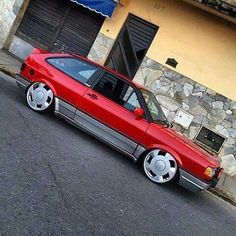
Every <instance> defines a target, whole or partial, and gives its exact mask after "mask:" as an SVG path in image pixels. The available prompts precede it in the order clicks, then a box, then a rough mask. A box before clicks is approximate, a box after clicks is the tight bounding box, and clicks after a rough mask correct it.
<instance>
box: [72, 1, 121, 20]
mask: <svg viewBox="0 0 236 236" xmlns="http://www.w3.org/2000/svg"><path fill="white" fill-rule="evenodd" d="M71 1H72V2H75V3H77V4H79V5H82V6H83V7H85V8H88V9H90V10H91V11H95V12H97V13H99V14H102V15H103V16H105V17H108V18H111V16H112V13H113V11H114V10H115V8H116V6H117V2H115V1H113V0H71Z"/></svg>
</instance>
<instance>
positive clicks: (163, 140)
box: [16, 50, 222, 191]
mask: <svg viewBox="0 0 236 236" xmlns="http://www.w3.org/2000/svg"><path fill="white" fill-rule="evenodd" d="M16 80H17V83H18V85H19V87H20V88H21V89H23V91H24V92H25V93H26V100H27V103H28V105H29V107H30V108H31V109H33V110H34V111H38V112H43V111H47V110H53V111H54V112H55V114H56V115H59V116H61V117H63V118H65V119H66V120H68V121H70V122H72V123H73V124H75V125H76V126H77V127H79V128H81V129H83V130H85V131H86V132H88V133H90V134H92V135H94V136H95V137H97V138H98V139H100V140H102V141H103V142H105V143H107V144H109V145H111V146H112V147H114V148H116V149H118V150H119V151H121V152H122V153H124V154H126V155H127V156H129V157H131V158H132V159H133V160H134V161H137V160H139V159H140V160H142V161H143V169H144V172H145V174H146V175H147V177H148V178H149V179H150V180H152V181H154V182H156V183H159V184H163V183H167V182H171V181H173V180H176V181H178V182H179V184H180V185H182V186H183V187H185V188H187V189H189V190H191V191H201V190H205V189H207V188H208V187H210V186H211V187H215V185H216V183H217V181H218V179H219V177H220V174H221V172H222V169H221V168H220V160H219V159H218V158H217V157H215V156H213V155H210V154H209V153H207V152H206V151H204V150H202V149H201V148H200V147H199V146H197V145H196V144H194V143H193V142H192V141H190V140H189V139H187V138H186V137H184V136H182V135H180V134H178V133H177V132H176V131H174V130H173V129H171V125H170V124H169V123H168V121H167V119H166V117H165V115H164V113H163V111H162V109H161V107H160V105H159V104H158V101H157V100H156V97H155V96H154V95H153V93H152V92H150V91H149V90H148V89H147V88H144V87H142V86H140V85H138V84H135V83H133V82H131V81H129V80H128V79H127V78H125V77H124V76H122V75H120V74H117V73H116V72H114V71H111V70H109V69H107V68H105V67H103V66H100V65H97V64H95V63H94V62H92V61H90V60H88V59H85V58H83V57H81V56H78V55H72V54H51V53H44V52H42V51H40V50H35V51H34V53H33V54H32V55H30V56H29V57H28V58H27V59H26V60H25V62H24V63H23V64H22V67H21V71H20V74H19V75H17V76H16Z"/></svg>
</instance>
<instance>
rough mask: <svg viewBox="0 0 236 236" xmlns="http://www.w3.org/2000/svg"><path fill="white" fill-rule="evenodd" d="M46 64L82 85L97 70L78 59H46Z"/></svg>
mask: <svg viewBox="0 0 236 236" xmlns="http://www.w3.org/2000/svg"><path fill="white" fill-rule="evenodd" d="M47 62H48V63H49V64H51V65H52V66H54V67H56V68H57V69H59V70H60V71H62V72H64V73H65V74H67V75H69V76H71V77H72V78H74V79H75V80H77V81H79V82H81V83H82V84H85V83H87V81H88V80H89V79H90V78H91V77H92V75H93V74H94V73H95V72H96V71H97V70H98V68H97V67H95V66H92V65H90V64H88V63H86V62H84V61H82V60H80V59H78V58H70V57H57V58H48V59H47Z"/></svg>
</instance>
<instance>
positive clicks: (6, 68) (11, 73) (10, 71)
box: [0, 64, 16, 78]
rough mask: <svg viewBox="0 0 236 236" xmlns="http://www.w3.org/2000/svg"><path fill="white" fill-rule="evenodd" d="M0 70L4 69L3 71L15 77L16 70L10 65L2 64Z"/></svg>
mask: <svg viewBox="0 0 236 236" xmlns="http://www.w3.org/2000/svg"><path fill="white" fill-rule="evenodd" d="M0 71H2V72H3V73H5V74H7V75H9V76H11V77H13V78H15V76H16V73H15V72H14V71H12V70H11V69H9V68H8V67H6V66H4V65H2V64H0Z"/></svg>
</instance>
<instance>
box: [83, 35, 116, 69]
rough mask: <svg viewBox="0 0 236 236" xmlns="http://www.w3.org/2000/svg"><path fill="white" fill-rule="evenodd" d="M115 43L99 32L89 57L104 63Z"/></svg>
mask: <svg viewBox="0 0 236 236" xmlns="http://www.w3.org/2000/svg"><path fill="white" fill-rule="evenodd" d="M113 44H114V40H113V39H111V38H109V37H106V36H105V35H104V34H103V33H101V32H99V33H98V35H97V38H96V40H95V42H94V44H93V46H92V48H91V50H90V52H89V55H88V58H89V59H90V60H93V61H95V62H97V63H99V64H101V65H103V64H104V63H105V61H106V59H107V57H108V55H109V53H110V50H111V48H112V46H113Z"/></svg>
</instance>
